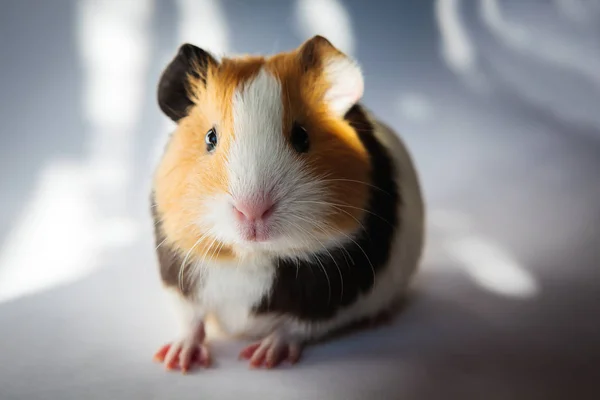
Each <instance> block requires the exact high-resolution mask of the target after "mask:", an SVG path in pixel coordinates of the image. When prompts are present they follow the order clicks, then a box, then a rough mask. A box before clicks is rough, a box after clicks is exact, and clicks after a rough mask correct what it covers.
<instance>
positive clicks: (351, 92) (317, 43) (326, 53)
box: [299, 35, 364, 116]
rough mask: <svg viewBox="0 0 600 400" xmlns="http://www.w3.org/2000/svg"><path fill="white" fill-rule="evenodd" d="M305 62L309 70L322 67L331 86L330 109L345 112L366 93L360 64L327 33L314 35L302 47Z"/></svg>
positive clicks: (303, 62)
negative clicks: (326, 36) (330, 40)
mask: <svg viewBox="0 0 600 400" xmlns="http://www.w3.org/2000/svg"><path fill="white" fill-rule="evenodd" d="M299 54H300V59H301V63H302V65H303V67H304V70H305V71H309V70H312V69H315V68H316V69H319V70H321V72H322V73H324V77H325V80H326V81H327V84H328V87H327V89H326V91H325V95H324V99H325V102H326V103H327V104H328V105H329V107H330V109H331V110H332V111H333V112H334V113H336V114H338V115H340V116H341V115H344V114H346V112H347V111H348V110H349V109H350V108H351V107H352V106H353V105H354V104H356V103H357V102H358V101H359V100H360V99H361V97H362V95H363V92H364V80H363V75H362V72H361V70H360V67H359V66H358V64H357V63H356V62H355V61H354V60H352V59H351V58H350V57H348V56H347V55H345V54H344V53H342V52H341V51H339V50H338V49H336V48H335V47H334V46H333V45H332V44H331V43H330V42H329V40H327V39H325V38H324V37H323V36H319V35H317V36H314V37H313V38H312V39H309V40H307V41H306V42H304V44H302V46H300V49H299Z"/></svg>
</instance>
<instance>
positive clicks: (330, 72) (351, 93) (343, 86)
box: [325, 56, 364, 115]
mask: <svg viewBox="0 0 600 400" xmlns="http://www.w3.org/2000/svg"><path fill="white" fill-rule="evenodd" d="M325 74H326V76H327V80H328V81H329V83H330V85H331V86H330V88H329V90H328V91H327V93H326V94H325V101H326V102H327V103H328V104H329V107H330V108H331V110H332V111H333V112H334V113H336V114H337V115H344V114H345V113H346V111H348V110H349V109H350V107H352V106H353V105H354V104H356V102H358V100H360V98H361V97H362V95H363V92H364V80H363V76H362V72H361V70H360V67H359V66H358V65H357V64H356V63H355V62H354V61H353V60H352V59H350V58H348V57H346V56H335V57H332V58H330V59H329V60H327V61H326V62H325Z"/></svg>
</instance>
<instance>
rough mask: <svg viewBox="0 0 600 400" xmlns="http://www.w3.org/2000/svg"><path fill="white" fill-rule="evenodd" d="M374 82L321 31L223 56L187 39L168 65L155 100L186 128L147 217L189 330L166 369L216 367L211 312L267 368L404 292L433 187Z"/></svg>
mask: <svg viewBox="0 0 600 400" xmlns="http://www.w3.org/2000/svg"><path fill="white" fill-rule="evenodd" d="M363 82H364V81H363V76H362V72H361V69H360V67H359V66H358V64H357V63H356V62H355V61H354V60H352V59H351V58H349V57H348V56H346V55H345V54H343V53H342V52H341V51H339V50H338V49H336V48H335V47H334V46H333V45H332V44H331V43H330V42H329V41H328V40H327V39H325V38H323V37H321V36H315V37H313V38H312V39H310V40H307V41H306V42H304V43H303V44H302V45H301V46H300V47H298V48H297V49H295V50H293V51H290V52H285V53H280V54H276V55H273V56H269V57H260V56H241V57H235V58H222V59H220V60H217V59H216V58H215V57H214V56H213V55H211V54H210V53H209V52H207V51H204V50H202V49H200V48H198V47H196V46H193V45H191V44H184V45H182V46H181V47H180V48H179V51H178V53H177V55H176V56H175V57H174V59H173V60H172V61H171V62H170V64H169V65H168V66H167V67H166V69H165V70H164V72H163V74H162V75H161V78H160V82H159V85H158V103H159V106H160V109H161V110H162V111H163V112H164V113H165V114H166V115H167V116H168V117H170V118H171V119H172V120H173V121H175V122H176V124H177V125H176V129H175V130H174V132H173V133H172V135H171V137H170V139H169V142H168V144H167V146H166V148H165V151H164V155H163V156H162V159H161V161H160V162H159V165H158V167H157V170H156V173H155V175H154V180H153V189H152V196H151V198H152V206H151V209H152V213H153V217H154V220H155V237H156V245H157V253H158V260H159V264H160V276H161V278H162V281H163V283H164V285H165V287H166V288H167V289H168V290H169V291H170V292H171V293H172V294H173V297H174V298H175V301H176V307H177V309H178V311H179V315H180V321H181V324H182V329H181V336H180V337H178V339H177V340H175V341H173V342H172V343H169V344H167V345H165V346H163V347H162V348H160V349H159V350H158V352H157V353H156V355H155V360H156V361H158V362H160V363H164V365H165V367H166V368H167V369H169V370H171V369H176V370H181V371H184V372H185V371H188V370H189V369H190V368H193V367H201V366H208V365H209V364H210V362H211V356H210V353H209V348H208V346H207V344H206V343H205V339H206V334H205V321H206V319H207V318H208V317H209V316H210V317H211V320H214V321H216V322H217V324H218V326H219V327H220V329H221V330H222V331H223V332H225V333H226V334H228V335H231V337H239V338H246V339H247V340H252V341H256V342H252V343H253V344H252V345H250V346H248V347H247V348H245V349H244V350H242V352H241V354H240V357H241V358H243V359H246V360H249V363H250V365H251V366H253V367H267V368H270V367H274V366H276V365H279V364H281V363H282V362H284V361H287V362H291V363H295V362H296V361H298V359H299V358H300V356H301V352H302V349H303V347H304V346H305V345H306V344H308V343H314V342H316V341H319V340H320V339H322V338H324V337H328V336H329V335H330V334H332V333H337V332H339V331H340V330H342V329H345V328H348V327H349V326H351V325H353V324H355V323H357V322H359V321H365V320H369V319H374V318H377V317H378V316H380V315H383V314H386V313H388V312H389V311H390V310H391V309H392V307H394V305H395V304H397V303H398V302H399V301H400V300H402V299H403V298H404V297H405V295H406V293H407V290H408V287H409V282H410V280H411V278H412V276H413V275H414V272H415V271H416V269H417V266H418V264H419V261H420V258H421V253H422V248H423V244H424V205H423V199H422V193H421V189H420V184H419V179H418V175H417V173H416V171H415V167H414V164H413V161H412V160H411V156H410V155H409V153H408V151H407V149H406V148H405V146H404V145H403V143H402V142H401V140H400V139H399V138H398V136H397V135H396V134H395V133H394V132H392V131H391V130H390V129H389V128H388V127H387V126H386V125H384V124H383V123H381V122H379V121H378V120H377V119H376V118H375V117H373V115H371V114H370V112H368V111H367V110H366V109H365V108H364V107H363V106H361V105H360V104H359V101H360V99H361V97H362V95H363V91H364V84H363Z"/></svg>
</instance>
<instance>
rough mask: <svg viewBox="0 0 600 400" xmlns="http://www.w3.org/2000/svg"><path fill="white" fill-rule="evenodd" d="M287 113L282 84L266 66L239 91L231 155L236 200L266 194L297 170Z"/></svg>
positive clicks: (230, 164)
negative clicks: (287, 131)
mask: <svg viewBox="0 0 600 400" xmlns="http://www.w3.org/2000/svg"><path fill="white" fill-rule="evenodd" d="M283 112H284V110H283V102H282V96H281V85H280V83H279V81H278V80H277V78H275V77H274V76H273V75H272V74H270V73H269V72H268V71H267V70H265V69H261V70H260V72H259V73H258V74H257V75H256V77H255V78H254V79H252V80H251V81H249V82H246V84H245V85H243V86H242V87H240V88H238V90H237V91H236V92H235V94H234V96H233V126H234V132H233V134H234V137H235V140H234V142H233V144H232V146H231V149H230V150H229V154H228V160H229V163H228V169H229V190H230V192H231V194H232V195H233V197H234V198H235V199H238V200H239V199H249V198H254V197H255V196H262V195H263V194H265V193H266V192H269V191H271V190H273V185H274V184H275V182H276V181H277V180H278V179H281V178H282V177H283V176H285V175H288V174H291V173H292V174H293V173H294V172H296V173H297V171H292V170H294V169H296V170H297V169H298V168H294V166H295V165H294V164H297V162H296V163H295V162H294V157H293V154H292V153H291V152H290V149H289V147H288V146H287V144H286V142H285V137H284V136H283ZM273 195H276V193H273Z"/></svg>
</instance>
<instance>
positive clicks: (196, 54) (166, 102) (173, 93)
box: [157, 43, 217, 122]
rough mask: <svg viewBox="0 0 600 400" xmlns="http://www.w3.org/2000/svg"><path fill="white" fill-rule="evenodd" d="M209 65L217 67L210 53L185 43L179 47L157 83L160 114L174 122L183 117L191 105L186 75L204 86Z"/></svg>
mask: <svg viewBox="0 0 600 400" xmlns="http://www.w3.org/2000/svg"><path fill="white" fill-rule="evenodd" d="M210 65H217V61H216V60H215V59H214V58H213V56H212V55H210V53H208V52H206V51H204V50H202V49H201V48H199V47H196V46H194V45H191V44H187V43H186V44H184V45H182V46H181V47H179V51H178V52H177V55H176V56H175V58H174V59H173V60H172V61H171V62H170V63H169V65H168V66H167V67H166V68H165V70H164V71H163V73H162V75H161V77H160V81H159V83H158V93H157V96H158V105H159V106H160V109H161V110H162V112H164V113H165V114H166V115H167V116H168V117H169V118H171V119H172V120H173V121H175V122H177V121H179V120H180V119H181V118H183V117H185V116H186V115H187V112H188V109H189V108H190V107H191V106H192V105H193V102H192V100H191V99H190V96H189V93H188V91H189V89H190V88H189V82H188V75H191V76H193V77H194V78H196V79H200V80H201V81H202V83H203V84H205V85H206V79H205V74H206V71H207V70H208V68H209V66H210Z"/></svg>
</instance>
